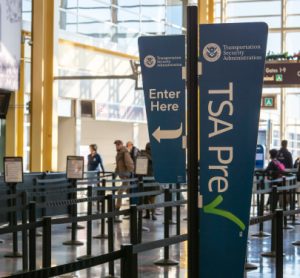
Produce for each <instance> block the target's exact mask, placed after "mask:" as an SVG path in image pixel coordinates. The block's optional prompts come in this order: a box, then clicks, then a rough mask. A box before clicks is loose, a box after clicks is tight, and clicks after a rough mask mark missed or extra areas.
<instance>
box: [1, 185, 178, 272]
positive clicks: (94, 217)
mask: <svg viewBox="0 0 300 278" xmlns="http://www.w3.org/2000/svg"><path fill="white" fill-rule="evenodd" d="M129 187H130V186H129ZM97 189H98V188H97ZM113 189H116V190H117V189H119V187H116V188H113ZM109 190H111V188H109ZM89 192H90V195H91V194H92V192H93V190H92V187H91V186H90V187H89ZM43 193H45V194H47V193H48V192H43ZM160 193H161V191H154V192H149V191H148V192H144V193H143V192H138V193H132V194H126V197H130V198H133V197H140V198H143V197H144V196H150V195H157V194H160ZM24 194H25V195H27V194H28V193H27V192H24ZM124 196H125V195H124ZM106 198H107V199H110V200H111V205H110V207H111V210H112V208H113V200H114V199H117V198H123V196H112V195H108V196H105V199H106ZM97 199H98V198H97V197H93V196H90V197H89V198H83V199H81V200H80V199H75V200H65V201H58V202H46V203H44V204H36V203H34V202H30V203H29V205H28V208H29V220H30V223H29V224H27V220H26V221H25V218H26V213H25V215H24V214H23V215H24V220H23V219H22V223H23V225H20V226H21V227H12V226H10V227H6V228H4V229H0V234H3V233H10V232H13V233H14V232H18V231H22V239H26V238H27V235H26V236H24V234H25V232H26V233H27V230H28V229H29V250H32V251H31V252H29V253H30V254H29V258H31V259H29V269H30V270H32V269H34V268H35V260H33V257H34V256H35V251H34V250H35V236H36V228H39V227H42V226H43V227H44V226H45V227H46V226H48V227H49V226H50V227H51V225H54V224H66V223H70V222H72V223H77V222H80V221H87V222H89V221H92V220H97V219H104V218H108V219H113V218H114V217H115V216H118V215H126V214H129V210H127V211H126V210H125V211H124V210H123V211H119V212H117V211H114V212H111V213H106V214H100V215H99V214H97V215H90V214H91V210H90V209H89V208H91V204H92V201H94V200H97ZM101 199H103V197H102V198H101ZM79 202H88V204H90V205H88V216H76V217H69V218H56V219H51V218H50V217H44V218H43V221H38V220H37V219H36V213H35V211H36V209H37V208H46V207H48V206H66V205H73V204H74V203H76V204H77V203H79ZM181 204H182V202H181V203H180V205H181ZM169 205H170V206H172V205H174V203H173V204H172V203H170V204H169ZM161 206H162V207H163V206H164V207H165V206H166V204H165V203H163V204H161ZM157 207H159V204H157ZM25 208H26V207H23V209H24V210H25ZM30 208H31V209H30ZM13 209H15V210H17V209H19V208H10V210H13ZM24 210H23V211H24ZM25 211H26V210H25ZM3 213H4V212H3ZM49 219H50V220H49ZM132 219H133V218H132ZM44 222H45V223H44ZM34 223H37V225H36V226H34ZM42 223H44V224H42ZM46 223H48V224H46ZM49 223H51V224H49ZM165 223H166V224H167V221H165ZM178 223H180V221H178ZM87 226H88V225H87ZM108 226H109V225H108ZM110 226H112V227H113V225H110ZM33 227H35V229H34V230H35V231H34V232H33V231H32V230H33ZM43 230H44V231H43V235H44V236H45V239H43V242H49V238H50V239H51V236H49V233H47V232H46V230H47V229H46V228H43ZM88 230H89V231H88V232H87V237H88V235H89V234H91V229H88ZM135 231H136V229H135ZM50 233H51V229H50ZM109 234H111V235H113V234H114V233H113V232H110V233H109ZM46 235H48V236H46ZM24 242H26V240H24ZM87 242H91V236H89V238H87ZM112 243H113V240H109V244H110V246H111V245H112ZM22 245H23V242H22ZM48 246H49V244H48ZM50 246H51V244H50ZM88 246H90V244H87V255H86V256H85V258H86V257H88V256H91V255H90V251H89V250H91V248H89V247H88ZM22 249H23V253H24V256H23V270H24V271H26V270H28V262H25V260H24V259H25V258H26V254H27V252H28V246H24V245H23V247H22ZM46 249H47V248H46ZM111 249H112V248H111V247H109V251H110V252H111V251H113V250H111ZM45 252H48V251H45ZM46 258H47V257H46ZM48 258H49V256H48ZM85 258H83V259H85ZM45 260H46V259H45ZM46 261H49V259H48V260H46ZM50 261H51V259H50ZM46 264H47V263H44V262H43V266H45V265H46ZM110 269H111V267H110Z"/></svg>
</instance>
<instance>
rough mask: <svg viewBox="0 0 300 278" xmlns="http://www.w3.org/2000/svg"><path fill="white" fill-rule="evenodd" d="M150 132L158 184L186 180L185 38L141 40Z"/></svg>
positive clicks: (148, 38)
mask: <svg viewBox="0 0 300 278" xmlns="http://www.w3.org/2000/svg"><path fill="white" fill-rule="evenodd" d="M139 51H140V63H141V70H142V79H143V88H144V96H145V105H146V112H147V120H148V130H149V137H150V143H151V151H152V161H153V170H154V176H155V179H156V181H158V182H162V183H175V182H177V181H184V180H185V149H184V148H183V147H184V146H183V145H184V144H183V142H184V139H185V80H184V79H183V74H182V72H183V70H182V69H183V67H184V66H185V38H184V36H182V35H177V36H155V37H140V38H139Z"/></svg>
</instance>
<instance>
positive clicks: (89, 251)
mask: <svg viewBox="0 0 300 278" xmlns="http://www.w3.org/2000/svg"><path fill="white" fill-rule="evenodd" d="M87 193H88V207H87V215H88V216H91V215H92V212H93V211H92V210H93V201H92V197H93V187H92V186H90V185H89V186H88V191H87ZM91 257H92V220H90V219H89V220H87V222H86V255H84V256H81V257H78V258H77V260H83V259H89V258H91Z"/></svg>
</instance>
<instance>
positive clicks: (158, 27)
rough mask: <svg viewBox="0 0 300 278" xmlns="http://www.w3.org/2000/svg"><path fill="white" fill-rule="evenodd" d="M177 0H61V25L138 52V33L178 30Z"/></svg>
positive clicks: (178, 32) (128, 50)
mask: <svg viewBox="0 0 300 278" xmlns="http://www.w3.org/2000/svg"><path fill="white" fill-rule="evenodd" d="M182 12H183V9H182V1H180V0H131V1H127V0H61V2H60V29H61V30H65V31H68V32H72V33H78V34H82V35H86V36H90V37H93V38H96V39H99V40H101V43H106V44H107V45H109V44H110V43H116V44H117V47H118V49H119V50H122V51H123V52H126V53H131V54H136V53H137V38H138V37H139V36H141V35H154V34H158V35H164V34H181V33H182V32H183V29H182Z"/></svg>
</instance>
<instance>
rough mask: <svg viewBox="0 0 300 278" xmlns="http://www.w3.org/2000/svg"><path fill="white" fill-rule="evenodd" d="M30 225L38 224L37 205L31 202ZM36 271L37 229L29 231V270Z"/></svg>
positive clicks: (29, 206)
mask: <svg viewBox="0 0 300 278" xmlns="http://www.w3.org/2000/svg"><path fill="white" fill-rule="evenodd" d="M28 208H29V223H35V222H36V204H35V202H29V205H28ZM35 269H36V227H34V228H31V229H29V270H35Z"/></svg>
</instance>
